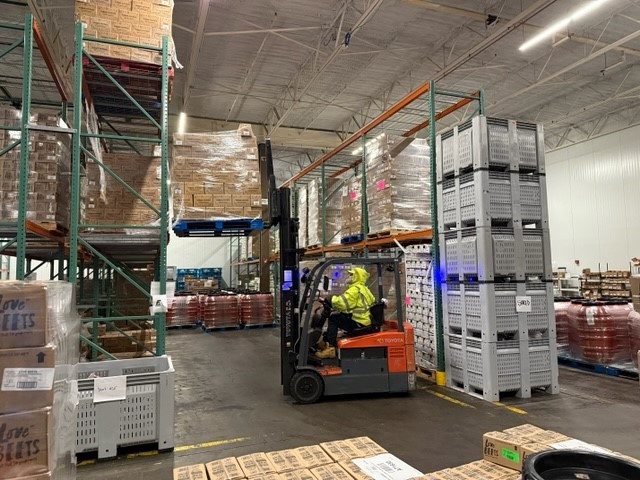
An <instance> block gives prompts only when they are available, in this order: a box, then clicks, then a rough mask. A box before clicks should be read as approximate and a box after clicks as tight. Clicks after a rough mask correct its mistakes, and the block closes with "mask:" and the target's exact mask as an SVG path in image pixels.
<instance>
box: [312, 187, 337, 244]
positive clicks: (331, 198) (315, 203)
mask: <svg viewBox="0 0 640 480" xmlns="http://www.w3.org/2000/svg"><path fill="white" fill-rule="evenodd" d="M325 185H326V189H327V191H326V193H324V192H323V191H322V182H321V181H320V180H312V181H310V182H309V184H308V185H307V240H308V245H322V244H323V243H324V244H326V245H329V244H332V243H340V210H341V208H342V195H341V193H342V191H341V188H340V187H339V185H338V183H337V182H336V181H334V180H326V181H325ZM338 188H340V191H337V190H336V189H338ZM325 197H326V198H325ZM323 201H324V241H323V223H322V203H323Z"/></svg>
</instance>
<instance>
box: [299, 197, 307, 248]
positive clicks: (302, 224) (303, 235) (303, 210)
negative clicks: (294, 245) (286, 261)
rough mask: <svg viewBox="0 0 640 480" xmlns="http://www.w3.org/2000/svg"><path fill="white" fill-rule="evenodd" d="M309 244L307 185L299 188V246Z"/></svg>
mask: <svg viewBox="0 0 640 480" xmlns="http://www.w3.org/2000/svg"><path fill="white" fill-rule="evenodd" d="M308 244H309V200H308V190H307V187H306V186H304V187H300V188H298V246H299V247H306V246H307V245H308Z"/></svg>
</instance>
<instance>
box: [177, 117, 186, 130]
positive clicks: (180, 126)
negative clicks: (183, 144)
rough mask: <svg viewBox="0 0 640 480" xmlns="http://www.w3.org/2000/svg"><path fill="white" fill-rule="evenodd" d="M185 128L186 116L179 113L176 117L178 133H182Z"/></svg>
mask: <svg viewBox="0 0 640 480" xmlns="http://www.w3.org/2000/svg"><path fill="white" fill-rule="evenodd" d="M186 128H187V114H186V113H184V112H180V115H179V116H178V133H184V132H185V130H186Z"/></svg>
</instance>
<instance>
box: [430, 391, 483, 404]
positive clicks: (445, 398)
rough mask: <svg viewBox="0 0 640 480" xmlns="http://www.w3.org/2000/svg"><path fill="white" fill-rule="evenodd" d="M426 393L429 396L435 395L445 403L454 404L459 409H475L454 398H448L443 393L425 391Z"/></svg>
mask: <svg viewBox="0 0 640 480" xmlns="http://www.w3.org/2000/svg"><path fill="white" fill-rule="evenodd" d="M427 392H428V393H430V394H431V395H435V396H436V397H438V398H441V399H443V400H446V401H447V402H451V403H455V404H456V405H459V406H461V407H469V408H476V407H474V406H473V405H469V404H468V403H464V402H462V401H460V400H457V399H455V398H452V397H449V396H448V395H445V394H444V393H440V392H434V391H433V390H427Z"/></svg>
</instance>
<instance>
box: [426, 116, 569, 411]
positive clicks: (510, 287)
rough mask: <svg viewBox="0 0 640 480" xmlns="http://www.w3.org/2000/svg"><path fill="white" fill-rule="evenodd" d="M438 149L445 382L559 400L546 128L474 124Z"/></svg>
mask: <svg viewBox="0 0 640 480" xmlns="http://www.w3.org/2000/svg"><path fill="white" fill-rule="evenodd" d="M436 149H437V151H438V152H440V155H439V157H438V162H437V178H438V185H437V192H438V228H439V242H440V276H441V278H443V280H444V282H443V285H442V304H443V321H444V332H445V335H446V338H445V357H446V367H447V382H448V383H449V386H451V387H457V388H461V389H463V390H464V391H465V392H467V393H471V394H477V395H479V396H481V397H482V398H484V399H486V400H498V399H499V397H500V394H501V393H503V392H510V391H515V392H516V393H517V394H518V395H519V396H521V397H529V396H531V392H532V389H536V388H545V389H546V390H547V391H549V392H551V393H557V392H558V367H557V357H556V348H557V347H556V330H555V316H554V306H553V284H552V283H551V282H552V269H551V251H550V242H549V231H548V213H547V201H546V184H545V176H544V171H545V170H544V141H543V133H542V127H541V126H538V125H533V124H527V123H521V122H515V121H508V120H502V119H495V118H486V117H483V116H480V117H475V118H474V119H472V120H470V121H469V122H467V123H465V124H463V125H461V126H459V127H456V128H454V129H453V130H451V131H449V132H447V133H445V134H443V135H441V136H438V139H437V145H436Z"/></svg>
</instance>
